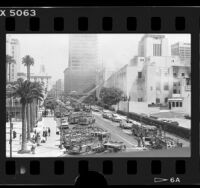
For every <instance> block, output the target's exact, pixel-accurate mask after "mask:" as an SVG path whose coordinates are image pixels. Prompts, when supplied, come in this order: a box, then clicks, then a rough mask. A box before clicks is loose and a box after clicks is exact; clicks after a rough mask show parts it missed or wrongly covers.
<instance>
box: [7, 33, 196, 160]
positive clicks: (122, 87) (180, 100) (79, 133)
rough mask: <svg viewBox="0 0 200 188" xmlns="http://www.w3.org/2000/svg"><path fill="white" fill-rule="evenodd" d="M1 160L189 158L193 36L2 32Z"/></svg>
mask: <svg viewBox="0 0 200 188" xmlns="http://www.w3.org/2000/svg"><path fill="white" fill-rule="evenodd" d="M5 55H6V133H5V134H6V157H8V158H12V157H20V158H21V157H22V158H23V157H31V158H32V157H36V158H37V157H64V158H65V157H190V155H191V154H190V153H191V151H190V150H191V148H190V140H191V138H190V135H191V134H190V131H191V127H192V126H194V125H191V35H190V34H177V33H176V34H165V33H163V34H153V33H149V34H147V33H144V34H7V35H6V54H5Z"/></svg>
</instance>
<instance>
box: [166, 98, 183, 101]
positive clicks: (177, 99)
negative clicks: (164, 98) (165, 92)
mask: <svg viewBox="0 0 200 188" xmlns="http://www.w3.org/2000/svg"><path fill="white" fill-rule="evenodd" d="M168 101H183V99H182V98H171V99H168Z"/></svg>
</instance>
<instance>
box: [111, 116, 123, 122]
mask: <svg viewBox="0 0 200 188" xmlns="http://www.w3.org/2000/svg"><path fill="white" fill-rule="evenodd" d="M111 120H112V121H114V122H120V121H122V118H121V117H120V116H119V115H118V114H112V117H111Z"/></svg>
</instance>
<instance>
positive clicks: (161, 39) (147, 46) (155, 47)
mask: <svg viewBox="0 0 200 188" xmlns="http://www.w3.org/2000/svg"><path fill="white" fill-rule="evenodd" d="M138 56H141V57H148V56H168V41H167V39H166V38H165V35H153V34H146V35H144V36H143V37H142V39H141V40H140V42H139V46H138Z"/></svg>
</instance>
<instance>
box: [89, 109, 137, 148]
mask: <svg viewBox="0 0 200 188" xmlns="http://www.w3.org/2000/svg"><path fill="white" fill-rule="evenodd" d="M93 114H94V116H95V119H96V122H95V126H97V127H100V128H103V129H104V130H107V131H109V132H110V133H111V140H112V141H120V142H123V143H124V144H125V145H126V148H127V149H132V148H135V147H137V140H136V139H135V138H134V136H132V135H128V134H126V133H124V132H123V131H122V129H121V128H120V127H119V123H117V122H112V121H111V120H108V119H104V118H103V117H102V115H101V114H100V113H97V112H93Z"/></svg>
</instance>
